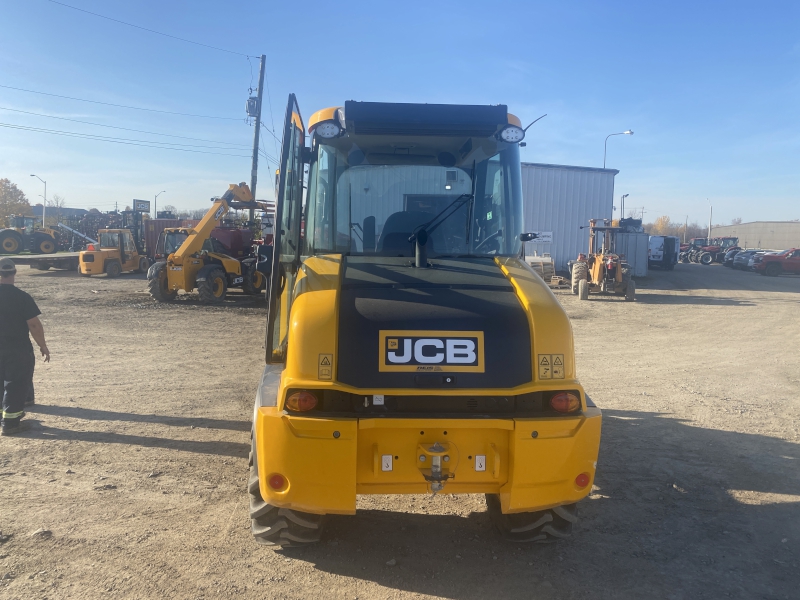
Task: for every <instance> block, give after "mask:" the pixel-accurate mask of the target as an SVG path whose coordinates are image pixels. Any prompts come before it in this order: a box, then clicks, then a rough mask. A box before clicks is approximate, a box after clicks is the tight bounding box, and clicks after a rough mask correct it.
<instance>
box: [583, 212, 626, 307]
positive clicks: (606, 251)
mask: <svg viewBox="0 0 800 600" xmlns="http://www.w3.org/2000/svg"><path fill="white" fill-rule="evenodd" d="M599 221H600V219H590V220H589V254H588V255H584V254H581V255H580V256H579V257H578V260H577V261H576V262H575V263H573V265H572V293H573V294H577V295H578V298H579V299H580V300H588V299H589V292H590V291H591V292H596V293H600V294H615V295H617V296H624V297H625V301H626V302H633V301H634V300H636V282H635V281H633V279H631V274H632V273H631V272H632V269H631V267H630V265H629V264H628V263H626V262H625V257H624V256H623V255H620V254H617V253H616V236H617V233H619V232H621V231H622V228H620V227H611V226H610V225H609V222H608V220H607V219H605V220H603V225H598V222H599ZM581 229H583V227H581Z"/></svg>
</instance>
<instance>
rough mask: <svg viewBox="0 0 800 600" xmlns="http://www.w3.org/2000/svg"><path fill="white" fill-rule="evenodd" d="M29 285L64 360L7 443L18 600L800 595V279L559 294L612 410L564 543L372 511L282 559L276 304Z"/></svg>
mask: <svg viewBox="0 0 800 600" xmlns="http://www.w3.org/2000/svg"><path fill="white" fill-rule="evenodd" d="M18 285H19V286H20V287H21V288H23V289H26V290H28V291H29V292H30V293H32V294H33V296H34V297H35V298H36V299H37V300H38V301H39V306H40V307H41V309H42V311H43V313H44V315H43V321H44V324H45V329H46V332H47V335H48V340H49V345H50V348H51V351H52V353H53V360H52V363H50V364H49V365H43V364H41V363H40V364H39V365H38V366H37V371H36V378H35V381H36V391H37V401H38V404H37V406H36V407H35V409H34V410H32V411H30V415H29V419H30V420H31V421H32V423H33V427H32V429H31V431H29V432H28V433H26V434H25V435H24V436H23V437H19V438H0V530H2V535H3V536H4V537H3V538H0V539H5V540H6V541H4V542H2V543H0V598H26V599H27V598H106V597H111V598H167V597H169V598H225V597H237V598H342V599H345V598H346V599H353V598H362V599H365V598H405V597H415V598H431V597H435V598H474V599H479V598H488V597H494V598H537V599H538V598H593V599H594V598H615V599H616V598H670V599H681V598H725V597H731V598H748V599H749V598H762V599H772V598H797V597H798V587H800V570H798V567H800V504H799V502H800V446H799V445H798V442H800V432H799V431H798V422H800V421H799V420H798V417H800V359H799V358H798V356H799V355H798V348H800V278H796V277H795V278H792V277H782V278H778V279H772V278H765V277H761V276H758V275H755V274H749V273H740V272H731V271H730V270H728V269H723V268H722V267H719V266H712V267H704V266H701V265H694V264H688V265H678V267H677V268H676V270H675V271H673V272H665V273H659V272H653V273H651V276H650V277H649V278H648V279H647V280H642V281H640V282H639V290H640V291H639V298H638V302H636V303H634V304H630V303H625V302H622V301H620V300H618V299H611V298H609V299H604V298H597V297H592V298H591V301H590V302H586V303H579V302H578V301H577V298H576V297H574V296H571V295H569V294H568V293H566V292H558V297H559V299H560V300H561V301H562V303H563V304H564V306H565V307H566V309H567V311H568V312H569V314H570V316H571V317H572V319H573V327H574V330H575V338H576V348H577V352H578V368H579V375H580V377H581V380H582V382H583V384H584V385H585V387H586V389H587V390H588V391H589V393H590V394H591V395H592V397H593V399H594V400H595V401H596V403H597V404H598V405H599V406H600V407H601V408H602V409H603V410H604V425H603V427H604V430H603V442H602V448H601V453H600V461H599V466H598V475H597V481H596V483H597V485H596V487H595V489H594V490H593V494H592V495H591V497H590V498H589V499H587V500H586V501H584V502H582V504H581V516H582V521H581V523H580V526H579V528H578V530H577V531H576V534H575V535H574V536H573V537H572V538H571V539H570V540H569V541H567V542H566V543H559V544H553V545H538V546H523V547H519V546H512V545H508V544H506V543H504V542H502V541H501V540H500V539H499V538H498V536H497V535H496V534H495V533H494V532H493V530H492V529H491V527H490V523H489V520H488V517H487V515H486V512H485V505H484V502H483V498H482V497H480V496H468V497H454V496H450V495H442V496H437V497H436V498H433V499H431V498H429V497H427V496H413V497H393V496H372V497H363V498H361V499H360V500H359V508H360V511H359V514H358V515H357V516H355V517H336V518H332V519H331V521H330V525H329V528H328V532H327V539H326V541H325V542H323V543H322V544H321V545H319V546H317V547H314V548H309V549H304V550H291V551H284V552H275V551H273V550H271V549H269V548H265V547H261V546H257V545H256V544H255V543H254V542H253V540H252V538H251V536H250V532H249V521H248V516H247V511H248V507H247V497H246V491H245V484H246V479H247V453H248V450H249V429H250V416H251V411H252V400H253V395H254V392H255V387H256V383H257V381H258V379H259V376H260V372H261V368H262V352H263V350H262V340H263V329H264V320H265V319H264V307H263V304H258V303H256V302H254V301H253V300H252V299H248V298H246V297H243V296H238V297H236V298H234V299H233V300H232V301H230V302H229V305H228V306H226V307H224V308H205V307H201V306H199V305H198V304H197V303H196V302H195V301H194V300H193V299H192V298H191V297H188V298H184V299H183V300H182V301H179V302H177V303H175V304H174V305H156V304H154V303H153V302H152V301H151V300H150V298H149V296H148V295H147V294H146V293H145V291H144V290H145V283H144V281H143V278H142V277H141V276H123V277H121V278H119V279H116V280H106V279H105V278H104V277H98V278H96V279H91V280H86V279H82V278H79V277H77V276H75V275H74V274H72V273H66V272H52V271H51V272H44V273H42V272H38V271H29V270H28V269H27V268H23V269H22V270H21V275H20V276H19V277H18ZM5 536H7V539H6V537H5ZM392 559H393V560H394V561H395V562H396V564H394V566H389V565H387V562H391V561H392Z"/></svg>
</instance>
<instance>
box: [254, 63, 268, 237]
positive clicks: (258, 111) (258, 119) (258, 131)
mask: <svg viewBox="0 0 800 600" xmlns="http://www.w3.org/2000/svg"><path fill="white" fill-rule="evenodd" d="M266 63H267V57H266V55H264V54H262V55H261V69H260V71H259V73H258V97H257V100H256V131H255V134H254V135H253V167H252V169H251V171H250V192H251V193H252V194H253V200H255V199H256V184H257V183H258V143H259V136H260V134H261V100H262V98H263V96H264V69H265V67H266ZM255 218H256V211H255V209H253V208H251V209H250V222H251V223H252V222H253V221H255Z"/></svg>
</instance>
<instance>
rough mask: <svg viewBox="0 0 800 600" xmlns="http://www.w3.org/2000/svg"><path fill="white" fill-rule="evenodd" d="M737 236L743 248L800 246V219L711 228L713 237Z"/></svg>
mask: <svg viewBox="0 0 800 600" xmlns="http://www.w3.org/2000/svg"><path fill="white" fill-rule="evenodd" d="M727 236H735V237H738V238H739V245H740V246H741V247H742V248H763V249H765V250H787V249H789V248H800V221H753V222H752V223H740V224H739V225H725V226H720V227H714V228H712V229H711V237H712V238H714V237H727Z"/></svg>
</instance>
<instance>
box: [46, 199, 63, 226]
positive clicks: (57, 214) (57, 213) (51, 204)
mask: <svg viewBox="0 0 800 600" xmlns="http://www.w3.org/2000/svg"><path fill="white" fill-rule="evenodd" d="M66 206H67V200H66V198H64V196H59V195H58V194H53V196H52V197H51V198H50V200H48V201H47V217H48V218H51V217H52V218H53V220H54V221H55V222H56V223H59V222H61V221H62V220H63V218H64V215H63V212H64V211H63V210H62V209H63V208H65V207H66ZM42 225H44V223H42Z"/></svg>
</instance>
